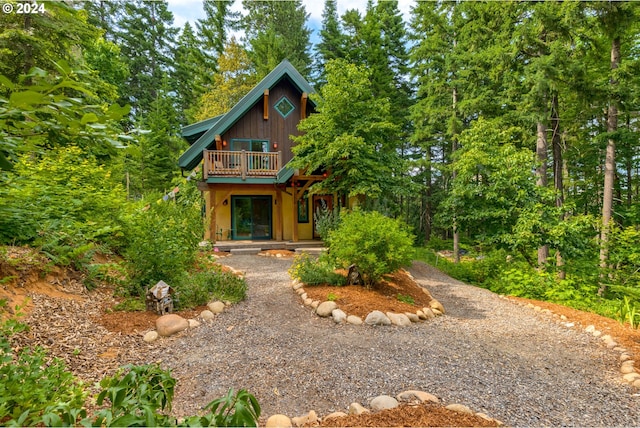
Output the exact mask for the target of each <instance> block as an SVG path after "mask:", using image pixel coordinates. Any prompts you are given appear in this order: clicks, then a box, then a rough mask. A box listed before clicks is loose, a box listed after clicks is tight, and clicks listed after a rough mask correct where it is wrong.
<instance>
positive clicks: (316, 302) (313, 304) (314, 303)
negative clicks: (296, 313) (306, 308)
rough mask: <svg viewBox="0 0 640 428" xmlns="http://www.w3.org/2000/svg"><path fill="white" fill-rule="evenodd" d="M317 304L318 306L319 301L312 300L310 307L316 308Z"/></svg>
mask: <svg viewBox="0 0 640 428" xmlns="http://www.w3.org/2000/svg"><path fill="white" fill-rule="evenodd" d="M318 306H320V301H318V300H314V301H313V302H311V307H312V308H313V309H318Z"/></svg>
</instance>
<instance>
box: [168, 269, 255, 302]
mask: <svg viewBox="0 0 640 428" xmlns="http://www.w3.org/2000/svg"><path fill="white" fill-rule="evenodd" d="M174 288H175V290H176V292H177V295H178V308H179V309H186V308H193V307H196V306H201V305H206V304H207V303H208V302H210V301H211V300H212V299H217V300H228V301H230V302H232V303H236V302H240V301H242V300H244V299H245V297H246V294H247V282H246V281H245V280H244V279H243V278H239V277H238V276H236V275H234V274H233V273H231V272H224V271H222V270H221V269H211V270H207V271H204V272H197V273H194V274H191V275H185V276H183V277H182V278H181V279H180V280H179V281H178V282H177V283H176V284H175V286H174Z"/></svg>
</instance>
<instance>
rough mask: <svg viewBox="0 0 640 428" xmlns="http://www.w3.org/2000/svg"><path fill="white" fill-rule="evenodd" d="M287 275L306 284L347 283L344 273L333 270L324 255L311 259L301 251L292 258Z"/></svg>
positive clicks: (337, 284)
mask: <svg viewBox="0 0 640 428" xmlns="http://www.w3.org/2000/svg"><path fill="white" fill-rule="evenodd" d="M289 275H290V276H291V277H292V278H294V279H297V280H299V281H300V282H302V283H303V284H306V285H336V286H342V285H345V284H346V283H347V278H345V277H344V275H340V274H339V273H336V272H334V267H333V265H332V264H331V262H330V260H329V259H328V258H327V257H326V256H321V257H319V258H318V259H312V258H311V257H309V254H306V253H302V254H300V255H298V256H296V257H295V258H294V259H293V263H292V264H291V268H289Z"/></svg>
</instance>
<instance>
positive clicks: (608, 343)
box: [605, 340, 618, 349]
mask: <svg viewBox="0 0 640 428" xmlns="http://www.w3.org/2000/svg"><path fill="white" fill-rule="evenodd" d="M605 345H606V346H607V348H609V349H613V348H615V347H616V346H618V344H617V343H616V342H614V341H613V340H610V341H608V342H605Z"/></svg>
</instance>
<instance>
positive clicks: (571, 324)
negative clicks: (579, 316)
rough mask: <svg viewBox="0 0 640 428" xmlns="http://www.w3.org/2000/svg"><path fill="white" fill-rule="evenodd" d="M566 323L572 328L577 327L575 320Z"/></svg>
mask: <svg viewBox="0 0 640 428" xmlns="http://www.w3.org/2000/svg"><path fill="white" fill-rule="evenodd" d="M565 325H566V326H567V327H569V328H571V327H575V325H576V324H575V323H573V322H568V323H566V324H565Z"/></svg>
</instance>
